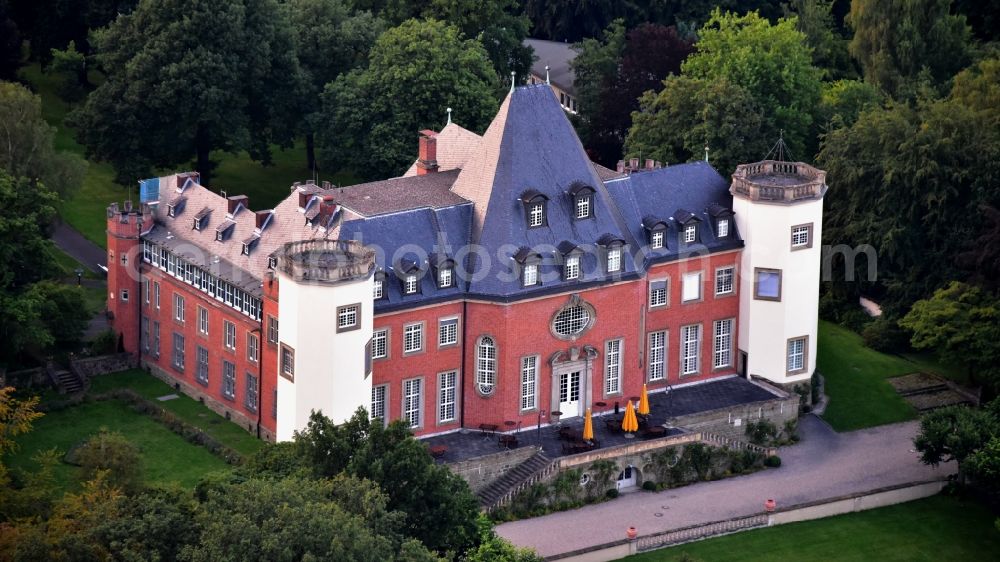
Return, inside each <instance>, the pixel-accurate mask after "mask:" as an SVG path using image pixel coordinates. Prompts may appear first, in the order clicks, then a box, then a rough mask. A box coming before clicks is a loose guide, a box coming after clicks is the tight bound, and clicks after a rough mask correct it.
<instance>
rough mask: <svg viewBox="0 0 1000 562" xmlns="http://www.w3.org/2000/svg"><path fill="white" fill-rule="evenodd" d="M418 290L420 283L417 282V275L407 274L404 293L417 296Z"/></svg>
mask: <svg viewBox="0 0 1000 562" xmlns="http://www.w3.org/2000/svg"><path fill="white" fill-rule="evenodd" d="M418 288H419V283H418V281H417V275H416V274H415V273H409V274H407V275H406V279H405V281H404V284H403V292H404V293H406V294H407V295H415V294H417V289H418Z"/></svg>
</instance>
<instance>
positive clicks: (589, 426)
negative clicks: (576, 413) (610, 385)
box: [583, 408, 594, 441]
mask: <svg viewBox="0 0 1000 562" xmlns="http://www.w3.org/2000/svg"><path fill="white" fill-rule="evenodd" d="M583 440H584V441H593V440H594V420H593V419H591V417H590V408H587V413H586V414H585V415H584V416H583Z"/></svg>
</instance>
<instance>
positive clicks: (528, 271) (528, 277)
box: [521, 263, 538, 287]
mask: <svg viewBox="0 0 1000 562" xmlns="http://www.w3.org/2000/svg"><path fill="white" fill-rule="evenodd" d="M521 280H522V282H523V284H524V286H525V287H531V286H534V285H537V284H538V264H537V263H526V264H524V273H523V274H522V275H521Z"/></svg>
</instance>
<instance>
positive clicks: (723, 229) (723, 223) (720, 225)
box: [715, 219, 729, 238]
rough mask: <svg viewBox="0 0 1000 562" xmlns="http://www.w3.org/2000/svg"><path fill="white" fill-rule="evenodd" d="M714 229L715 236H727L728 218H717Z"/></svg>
mask: <svg viewBox="0 0 1000 562" xmlns="http://www.w3.org/2000/svg"><path fill="white" fill-rule="evenodd" d="M715 231H716V233H717V234H716V237H717V238H725V237H727V236H729V219H719V220H718V221H716V223H715Z"/></svg>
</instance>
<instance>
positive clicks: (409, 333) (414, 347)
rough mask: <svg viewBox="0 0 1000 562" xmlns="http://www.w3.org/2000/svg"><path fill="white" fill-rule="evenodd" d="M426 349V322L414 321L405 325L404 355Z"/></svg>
mask: <svg viewBox="0 0 1000 562" xmlns="http://www.w3.org/2000/svg"><path fill="white" fill-rule="evenodd" d="M423 350H424V323H423V322H414V323H412V324H406V325H404V326H403V355H410V354H413V353H420V352H421V351H423Z"/></svg>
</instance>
